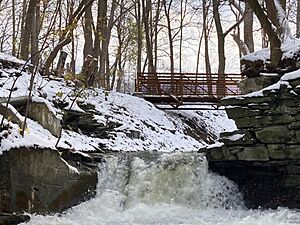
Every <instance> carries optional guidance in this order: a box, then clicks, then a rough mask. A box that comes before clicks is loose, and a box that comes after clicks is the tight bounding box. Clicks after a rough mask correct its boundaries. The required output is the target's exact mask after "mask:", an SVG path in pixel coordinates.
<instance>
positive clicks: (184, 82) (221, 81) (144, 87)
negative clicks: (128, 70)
mask: <svg viewBox="0 0 300 225" xmlns="http://www.w3.org/2000/svg"><path fill="white" fill-rule="evenodd" d="M240 80H241V75H240V74H205V73H173V74H171V73H153V74H151V73H139V74H138V76H137V80H136V92H138V93H140V94H141V95H142V97H143V98H144V99H146V100H147V101H149V102H152V103H154V104H158V105H171V106H172V107H174V108H178V107H179V106H181V105H184V104H188V103H192V104H193V105H195V104H197V103H198V105H207V104H212V105H215V106H218V103H219V100H220V99H221V98H223V97H225V96H230V95H238V94H239V93H240V92H239V89H238V86H237V83H238V81H240Z"/></svg>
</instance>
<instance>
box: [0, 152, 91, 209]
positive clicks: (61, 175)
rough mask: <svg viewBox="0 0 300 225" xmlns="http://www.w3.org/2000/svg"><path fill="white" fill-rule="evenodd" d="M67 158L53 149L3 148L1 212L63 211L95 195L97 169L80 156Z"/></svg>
mask: <svg viewBox="0 0 300 225" xmlns="http://www.w3.org/2000/svg"><path fill="white" fill-rule="evenodd" d="M67 155H69V154H66V156H67ZM68 158H69V159H71V157H68ZM68 161H69V163H67V162H66V161H65V160H64V159H63V158H62V157H61V155H60V153H59V152H58V151H56V150H52V149H38V148H25V147H23V148H19V149H12V150H10V151H7V152H4V153H3V155H1V156H0V212H24V211H26V212H30V213H50V212H60V211H62V210H63V209H66V208H67V207H70V206H72V205H75V204H78V203H79V202H81V201H83V200H85V199H87V198H90V197H92V196H93V195H94V193H95V189H96V184H97V172H96V170H95V169H94V168H92V167H91V166H86V165H85V164H84V163H82V162H80V158H77V160H76V161H77V162H75V161H74V160H68ZM70 164H73V165H74V166H75V165H76V167H73V166H71V165H70Z"/></svg>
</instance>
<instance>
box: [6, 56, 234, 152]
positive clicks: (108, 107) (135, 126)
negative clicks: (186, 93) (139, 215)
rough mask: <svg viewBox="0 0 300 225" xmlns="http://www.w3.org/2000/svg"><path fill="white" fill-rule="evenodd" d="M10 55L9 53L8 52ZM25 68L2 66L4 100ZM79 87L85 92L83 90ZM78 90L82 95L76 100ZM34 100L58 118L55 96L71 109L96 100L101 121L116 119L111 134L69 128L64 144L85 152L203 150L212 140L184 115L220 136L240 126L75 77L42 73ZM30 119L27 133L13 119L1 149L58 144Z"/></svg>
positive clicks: (23, 92) (221, 115) (26, 77)
mask: <svg viewBox="0 0 300 225" xmlns="http://www.w3.org/2000/svg"><path fill="white" fill-rule="evenodd" d="M2 55H3V54H2ZM2 55H0V57H1V56H2ZM7 58H9V56H6V59H7ZM19 72H20V71H19V69H0V73H1V77H0V85H1V89H0V100H1V98H2V99H3V98H7V97H8V95H9V90H10V89H11V88H12V84H13V81H14V79H16V73H19ZM30 77H31V76H30V74H29V73H27V72H22V75H21V76H20V77H19V78H18V79H17V82H16V85H15V88H14V89H15V91H14V92H13V93H12V96H13V97H21V96H28V92H29V91H28V87H29V83H30ZM67 83H68V84H67ZM79 92H80V94H78V93H79ZM76 95H78V96H77V97H76V99H75V101H74V96H76ZM33 100H34V101H43V102H45V103H46V105H47V106H48V108H49V109H50V110H51V111H53V112H54V114H55V115H56V116H57V117H58V118H62V116H63V112H62V110H60V109H59V108H56V107H55V106H54V104H53V101H54V100H62V101H64V102H67V103H69V105H68V106H67V107H66V109H69V108H70V106H71V105H72V110H75V111H81V112H83V110H82V109H80V108H79V106H78V105H77V103H76V102H77V101H80V102H84V103H86V104H92V105H94V106H95V110H96V113H95V115H94V118H95V119H96V120H97V121H98V122H99V123H101V124H104V125H105V124H109V123H111V122H114V123H117V124H120V126H118V127H117V128H114V129H113V130H112V131H110V133H109V136H108V137H105V138H99V137H92V136H87V135H83V134H80V132H75V131H72V130H66V129H63V131H62V137H61V140H60V141H59V144H58V147H62V148H71V149H74V150H80V151H93V150H96V149H99V148H101V147H99V146H102V147H103V146H105V149H108V150H113V151H141V150H148V151H174V150H180V151H197V150H198V149H199V148H201V147H203V146H206V145H207V142H208V140H202V141H201V140H200V141H199V140H196V139H194V138H193V137H191V136H189V135H187V134H186V132H185V128H186V124H185V123H184V122H183V120H182V119H181V118H182V117H185V118H189V119H191V120H193V121H194V122H196V123H199V124H201V127H203V128H204V131H205V132H207V134H208V135H211V136H215V137H217V136H218V134H219V133H220V132H221V131H225V130H233V129H235V124H234V122H233V121H232V120H229V119H228V118H227V116H226V113H225V112H224V111H172V112H168V113H166V112H164V111H161V110H158V109H157V108H155V106H154V105H152V104H151V103H148V102H146V101H145V100H143V99H141V98H138V97H134V96H131V95H127V94H121V93H116V92H109V93H105V92H104V91H103V90H101V89H85V90H81V89H80V88H75V86H74V84H73V83H72V82H70V81H64V80H63V79H61V80H58V79H55V80H54V79H52V80H49V79H46V78H43V77H41V76H36V77H35V81H34V91H33ZM72 103H73V104H72ZM19 117H22V116H19ZM0 119H1V116H0ZM27 121H28V122H27V129H26V132H25V135H24V137H21V135H20V128H19V126H18V125H17V124H13V123H11V122H10V125H11V128H10V129H9V131H7V130H4V131H2V133H0V136H7V138H3V139H2V140H1V150H0V154H1V152H2V151H5V150H9V149H11V148H13V147H19V146H41V147H49V148H53V149H55V144H56V142H57V140H58V138H56V137H54V136H53V135H52V134H51V133H50V132H49V131H48V130H46V129H44V128H43V127H42V126H41V125H40V124H39V123H37V122H36V121H33V120H31V119H28V120H27ZM6 123H7V121H6ZM134 132H136V133H139V134H140V135H139V136H140V137H138V138H136V137H132V135H130V134H132V133H134ZM5 133H6V134H5Z"/></svg>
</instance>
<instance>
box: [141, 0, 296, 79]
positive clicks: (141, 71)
mask: <svg viewBox="0 0 300 225" xmlns="http://www.w3.org/2000/svg"><path fill="white" fill-rule="evenodd" d="M299 1H300V0H299ZM135 6H136V8H135V11H136V12H135V14H136V23H137V66H136V68H137V69H136V70H137V74H139V73H141V72H142V48H143V40H142V38H143V36H142V29H143V28H142V18H141V2H140V0H137V1H136V4H135Z"/></svg>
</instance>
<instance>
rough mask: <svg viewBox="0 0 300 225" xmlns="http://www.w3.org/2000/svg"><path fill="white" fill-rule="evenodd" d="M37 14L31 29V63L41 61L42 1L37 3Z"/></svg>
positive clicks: (35, 63) (34, 63)
mask: <svg viewBox="0 0 300 225" xmlns="http://www.w3.org/2000/svg"><path fill="white" fill-rule="evenodd" d="M34 10H35V14H34V16H33V20H32V29H31V63H32V64H33V65H37V64H38V61H39V57H40V56H39V55H40V54H39V53H38V52H39V33H40V2H39V1H37V2H36V5H35V9H34Z"/></svg>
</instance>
